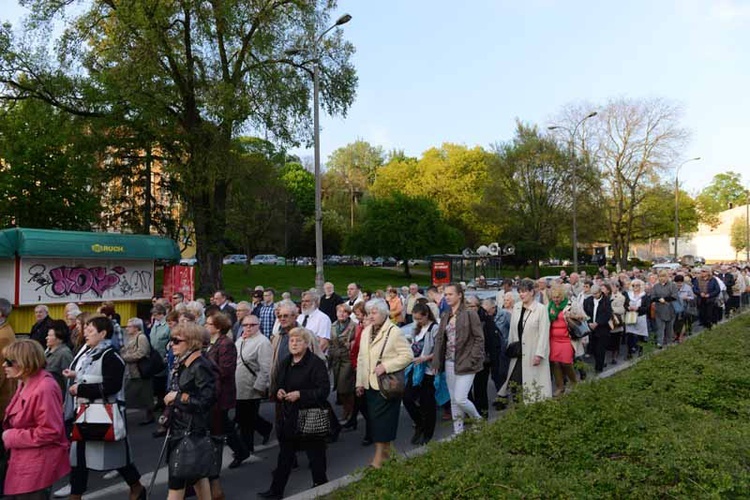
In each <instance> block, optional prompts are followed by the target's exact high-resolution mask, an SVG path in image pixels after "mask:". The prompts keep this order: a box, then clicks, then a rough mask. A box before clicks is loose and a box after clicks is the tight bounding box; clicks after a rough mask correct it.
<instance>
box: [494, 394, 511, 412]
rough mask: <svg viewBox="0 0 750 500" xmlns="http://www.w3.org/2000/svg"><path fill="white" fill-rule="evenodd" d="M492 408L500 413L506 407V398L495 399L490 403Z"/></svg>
mask: <svg viewBox="0 0 750 500" xmlns="http://www.w3.org/2000/svg"><path fill="white" fill-rule="evenodd" d="M492 406H493V408H495V409H496V410H497V411H502V410H504V409H506V408H507V407H508V398H501V397H498V398H497V399H495V401H493V402H492Z"/></svg>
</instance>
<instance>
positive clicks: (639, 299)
mask: <svg viewBox="0 0 750 500" xmlns="http://www.w3.org/2000/svg"><path fill="white" fill-rule="evenodd" d="M645 288H646V285H645V283H644V282H643V281H642V280H640V279H634V280H633V281H631V282H630V290H628V292H627V297H628V307H627V310H628V311H630V312H631V313H635V316H636V320H635V323H632V322H628V321H625V330H626V331H627V336H628V358H632V357H633V354H635V353H638V354H639V355H640V354H642V353H643V346H642V345H639V342H645V341H646V340H648V318H647V314H648V308H649V304H650V303H651V299H650V297H649V296H648V295H647V294H646V290H645ZM626 314H627V313H626ZM631 316H633V315H632V314H631ZM626 320H627V317H626Z"/></svg>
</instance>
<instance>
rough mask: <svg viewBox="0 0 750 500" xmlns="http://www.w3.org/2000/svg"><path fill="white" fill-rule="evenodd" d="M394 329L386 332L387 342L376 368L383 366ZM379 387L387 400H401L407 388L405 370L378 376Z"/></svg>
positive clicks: (381, 351) (384, 344)
mask: <svg viewBox="0 0 750 500" xmlns="http://www.w3.org/2000/svg"><path fill="white" fill-rule="evenodd" d="M392 329H393V326H391V327H390V328H388V332H386V334H385V342H383V348H382V349H381V350H380V356H379V357H378V362H377V363H376V364H375V366H377V365H379V364H381V360H382V359H383V353H384V352H385V347H386V346H387V345H388V338H389V337H390V335H391V330H392ZM378 385H379V386H380V387H379V389H380V395H381V396H383V397H384V398H385V399H388V400H393V399H401V398H402V397H403V395H404V387H405V382H404V370H398V371H396V372H393V373H383V374H382V375H378Z"/></svg>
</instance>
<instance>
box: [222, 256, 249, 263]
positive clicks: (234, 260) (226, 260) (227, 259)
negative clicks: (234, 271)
mask: <svg viewBox="0 0 750 500" xmlns="http://www.w3.org/2000/svg"><path fill="white" fill-rule="evenodd" d="M222 263H223V264H224V265H227V264H247V255H244V254H233V255H227V256H226V257H224V260H223V261H222Z"/></svg>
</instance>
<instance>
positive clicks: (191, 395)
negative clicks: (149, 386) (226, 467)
mask: <svg viewBox="0 0 750 500" xmlns="http://www.w3.org/2000/svg"><path fill="white" fill-rule="evenodd" d="M204 336H205V329H204V328H203V327H201V326H200V325H196V324H195V323H188V324H184V325H177V326H175V328H174V330H172V332H171V338H170V340H171V344H172V351H173V352H174V354H175V357H176V360H175V366H174V369H173V371H172V376H171V378H170V387H169V392H168V393H167V395H166V396H164V404H166V405H167V406H168V407H169V408H171V412H170V413H171V417H170V419H169V427H170V434H171V437H172V438H173V439H170V445H169V448H168V455H171V454H172V452H173V450H174V447H175V446H176V444H177V443H179V441H180V438H182V437H183V436H184V434H185V432H187V431H188V430H190V431H191V432H194V433H198V434H201V433H202V434H206V433H208V432H209V430H210V428H211V408H212V407H213V406H214V404H215V403H216V383H217V381H216V375H215V371H216V368H215V367H214V366H213V364H212V363H211V361H209V360H208V359H207V358H206V357H205V356H204V355H203V354H202V348H203V339H204ZM169 460H170V459H169V458H167V461H168V462H169ZM170 469H171V468H170ZM168 482H169V494H168V497H167V498H168V499H169V500H181V499H183V498H185V488H186V487H187V486H188V481H186V480H185V479H182V478H176V477H172V476H171V474H170V477H169V479H168ZM190 483H191V484H192V485H193V486H194V488H195V492H196V494H197V495H198V499H199V500H208V499H210V498H211V488H210V486H209V482H208V478H207V477H201V478H194V480H192V481H190ZM144 498H145V497H144ZM214 498H216V497H214Z"/></svg>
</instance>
